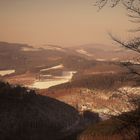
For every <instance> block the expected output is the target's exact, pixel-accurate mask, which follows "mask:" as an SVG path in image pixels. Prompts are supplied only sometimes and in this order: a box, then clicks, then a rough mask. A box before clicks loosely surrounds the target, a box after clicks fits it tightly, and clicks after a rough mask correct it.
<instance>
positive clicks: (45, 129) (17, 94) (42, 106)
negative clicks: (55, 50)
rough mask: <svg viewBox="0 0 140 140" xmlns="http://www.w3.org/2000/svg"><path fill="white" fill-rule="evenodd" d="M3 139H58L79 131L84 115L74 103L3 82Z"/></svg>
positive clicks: (0, 103)
mask: <svg viewBox="0 0 140 140" xmlns="http://www.w3.org/2000/svg"><path fill="white" fill-rule="evenodd" d="M0 120H1V121H0V139H1V140H19V139H20V140H46V139H48V140H58V139H62V138H65V137H66V136H68V135H72V134H75V133H77V132H78V131H79V130H81V128H80V127H79V124H80V123H81V117H80V116H79V114H78V112H77V111H76V110H75V109H74V108H73V107H71V106H69V105H67V104H65V103H63V102H60V101H58V100H55V99H53V98H50V97H47V96H41V95H37V94H35V92H34V91H32V90H28V89H26V88H24V87H20V86H11V85H9V84H8V83H3V82H0Z"/></svg>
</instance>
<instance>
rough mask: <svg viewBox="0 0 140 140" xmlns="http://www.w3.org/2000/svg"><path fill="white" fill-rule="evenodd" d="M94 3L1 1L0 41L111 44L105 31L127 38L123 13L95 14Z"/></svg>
mask: <svg viewBox="0 0 140 140" xmlns="http://www.w3.org/2000/svg"><path fill="white" fill-rule="evenodd" d="M93 2H94V0H0V40H1V41H8V42H18V43H20V42H21V43H29V44H46V43H52V44H58V45H65V46H70V45H78V44H87V43H102V44H110V43H111V41H110V38H109V37H108V35H107V32H108V31H110V32H112V33H114V34H116V35H117V36H119V37H126V36H127V37H129V36H130V35H131V34H129V33H128V32H127V30H128V29H130V28H134V27H135V26H136V25H135V24H133V23H131V22H129V21H128V17H127V16H126V13H127V12H126V11H125V10H124V9H123V8H121V7H117V8H115V9H111V8H104V9H103V10H101V11H100V12H97V7H94V6H93Z"/></svg>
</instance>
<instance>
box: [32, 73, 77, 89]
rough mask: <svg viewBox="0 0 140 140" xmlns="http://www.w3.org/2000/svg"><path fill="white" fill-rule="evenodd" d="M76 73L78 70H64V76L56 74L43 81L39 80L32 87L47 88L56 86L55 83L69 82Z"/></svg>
mask: <svg viewBox="0 0 140 140" xmlns="http://www.w3.org/2000/svg"><path fill="white" fill-rule="evenodd" d="M74 73H76V71H64V72H63V74H62V76H54V77H53V78H51V79H46V80H43V81H39V80H37V81H35V82H34V83H33V85H31V86H30V87H31V88H38V89H47V88H49V87H52V86H55V85H59V84H63V83H67V82H70V80H71V79H72V77H73V75H74Z"/></svg>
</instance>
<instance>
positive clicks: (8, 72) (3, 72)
mask: <svg viewBox="0 0 140 140" xmlns="http://www.w3.org/2000/svg"><path fill="white" fill-rule="evenodd" d="M12 73H15V70H0V75H1V76H5V75H8V74H12Z"/></svg>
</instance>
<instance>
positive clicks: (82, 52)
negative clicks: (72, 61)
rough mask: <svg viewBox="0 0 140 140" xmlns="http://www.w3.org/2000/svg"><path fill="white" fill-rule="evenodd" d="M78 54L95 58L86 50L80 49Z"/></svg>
mask: <svg viewBox="0 0 140 140" xmlns="http://www.w3.org/2000/svg"><path fill="white" fill-rule="evenodd" d="M76 51H77V52H78V53H80V54H83V55H86V56H93V55H92V54H90V53H88V52H87V51H85V50H84V49H79V50H76Z"/></svg>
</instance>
